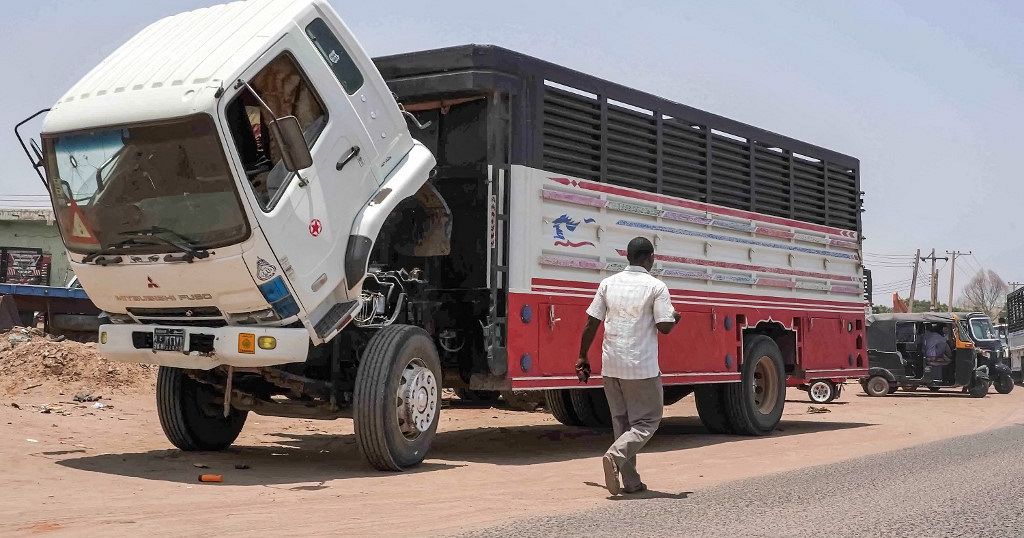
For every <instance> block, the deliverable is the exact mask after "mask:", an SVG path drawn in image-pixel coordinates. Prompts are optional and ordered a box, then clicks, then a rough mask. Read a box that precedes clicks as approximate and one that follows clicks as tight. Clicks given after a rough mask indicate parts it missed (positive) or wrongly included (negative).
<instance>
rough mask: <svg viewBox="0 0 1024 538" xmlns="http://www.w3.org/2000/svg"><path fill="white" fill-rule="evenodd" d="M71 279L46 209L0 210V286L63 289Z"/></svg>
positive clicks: (51, 215)
mask: <svg viewBox="0 0 1024 538" xmlns="http://www.w3.org/2000/svg"><path fill="white" fill-rule="evenodd" d="M73 276H74V273H73V272H72V271H71V266H70V264H69V263H68V256H67V252H66V251H65V250H64V243H63V242H62V241H61V238H60V231H59V230H58V229H57V223H56V222H55V221H54V219H53V210H52V209H49V208H45V209H37V208H31V209H27V208H0V283H14V284H43V285H54V286H63V285H65V284H67V282H68V281H69V280H71V278H72V277H73Z"/></svg>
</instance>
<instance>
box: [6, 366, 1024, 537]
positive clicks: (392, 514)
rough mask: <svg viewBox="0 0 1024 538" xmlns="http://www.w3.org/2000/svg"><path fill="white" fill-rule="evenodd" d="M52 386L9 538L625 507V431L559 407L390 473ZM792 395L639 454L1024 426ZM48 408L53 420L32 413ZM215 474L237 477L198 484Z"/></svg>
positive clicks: (489, 427)
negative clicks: (820, 405)
mask: <svg viewBox="0 0 1024 538" xmlns="http://www.w3.org/2000/svg"><path fill="white" fill-rule="evenodd" d="M855 389H856V390H855ZM39 390H43V389H42V388H40V389H36V392H32V391H29V392H20V393H17V394H14V395H8V396H2V397H0V428H2V431H3V435H0V463H2V469H3V470H2V472H0V490H2V491H3V492H4V495H2V496H0V534H5V535H26V534H36V533H53V534H64V535H84V534H89V535H99V536H119V535H139V534H143V533H144V534H145V535H147V536H170V535H175V536H179V535H207V536H209V535H217V536H223V535H226V534H227V535H230V534H241V533H243V532H247V531H251V530H263V529H274V530H273V531H272V532H275V533H288V534H313V533H319V534H323V533H329V534H347V535H367V534H387V535H397V534H405V535H409V534H423V533H434V534H436V533H441V534H449V533H457V532H459V531H460V530H465V529H469V528H473V527H479V526H485V525H490V524H496V523H500V522H502V521H506V520H509V519H516V518H525V517H530V516H531V515H534V514H550V513H558V512H564V511H571V510H576V509H579V508H582V507H593V506H595V505H600V504H601V503H610V502H622V501H621V500H620V501H616V500H612V499H609V498H608V496H607V494H606V492H604V490H603V489H600V487H599V486H598V485H597V483H598V482H600V480H601V472H600V459H599V457H600V454H601V453H602V452H603V450H604V449H605V447H606V445H607V444H608V443H609V442H610V435H609V434H607V433H604V432H598V431H591V430H587V429H577V428H567V427H563V426H561V425H559V424H557V423H556V422H555V421H554V420H553V419H552V418H551V417H550V416H548V415H547V414H544V413H524V412H513V411H508V410H500V409H481V408H469V407H453V408H449V409H446V410H445V411H444V412H443V414H442V417H441V420H442V422H441V432H442V433H441V434H440V435H439V437H438V439H437V441H436V443H435V445H434V448H433V450H432V452H431V454H430V456H429V459H428V460H427V461H426V462H425V463H424V464H423V465H421V466H420V467H418V468H416V469H414V470H411V471H407V472H404V473H398V474H387V473H380V472H377V471H375V470H372V469H370V468H369V467H368V466H366V464H364V463H363V462H362V460H361V459H360V457H359V454H358V451H357V449H356V447H355V444H354V443H355V440H354V438H353V435H352V429H351V421H345V420H341V421H335V422H318V421H310V420H292V419H278V418H268V417H260V416H255V415H250V418H249V423H248V424H247V425H246V428H245V430H244V431H243V432H242V436H241V437H240V439H239V442H238V445H237V448H235V449H232V450H231V451H229V452H224V453H182V452H180V451H177V450H174V449H171V448H170V445H169V444H168V443H167V441H166V440H165V439H164V437H163V434H162V432H161V431H160V426H159V423H158V422H157V419H156V412H155V409H154V403H153V398H152V396H151V395H146V396H135V395H124V396H113V397H112V399H104V400H103V403H105V404H106V405H107V407H104V408H101V409H97V408H95V407H93V406H94V405H95V404H93V403H84V404H82V403H79V404H75V403H73V402H71V403H59V402H60V401H64V402H67V401H68V400H69V399H70V398H69V397H67V396H64V397H59V396H56V395H54V394H53V393H49V392H38V391H39ZM789 398H790V399H789V400H788V402H787V404H786V413H785V416H784V417H783V422H782V424H781V427H780V428H779V431H778V432H777V433H776V434H774V435H771V436H768V437H763V438H744V437H732V436H719V435H708V434H706V433H704V430H703V428H702V427H701V426H700V423H699V421H698V420H697V419H696V418H695V411H694V408H693V399H692V397H688V398H686V399H684V400H683V401H681V402H679V403H677V404H675V405H673V406H671V407H670V408H668V409H667V413H666V416H667V417H668V418H666V420H665V422H664V423H663V425H662V427H661V430H659V432H658V433H657V435H656V436H655V437H654V440H653V441H652V443H651V444H650V445H649V447H648V449H647V451H646V452H645V453H644V454H643V455H642V456H641V457H640V469H641V472H642V473H643V476H644V478H645V481H646V482H647V483H648V485H649V486H650V487H651V489H652V490H654V491H655V492H660V493H663V494H665V495H672V496H679V494H681V493H685V492H690V491H695V490H699V489H701V488H705V487H707V486H710V485H713V484H718V483H721V482H725V481H729V480H734V479H738V478H745V477H750V476H756V475H763V474H767V473H773V472H784V471H787V470H792V469H799V468H803V467H808V466H811V465H816V464H821V463H831V462H837V461H842V460H846V459H850V458H853V457H857V456H861V455H866V454H871V453H877V452H883V451H888V450H893V449H898V448H901V447H907V446H911V445H916V444H920V443H924V442H927V441H931V440H935V439H940V438H946V437H951V436H955V435H960V434H966V433H972V432H978V431H981V430H985V429H989V428H993V427H997V426H1000V425H1004V424H1010V423H1014V422H1022V421H1024V406H1022V405H1021V403H1022V401H1024V389H1020V388H1018V389H1017V390H1016V391H1014V392H1013V393H1012V394H1010V395H1007V396H1003V395H998V394H995V393H994V392H993V394H991V395H989V397H987V398H984V399H981V400H976V399H970V398H966V397H963V396H962V395H961V394H954V393H941V394H931V393H927V392H921V393H914V394H908V393H898V394H897V395H894V396H890V397H886V398H868V397H866V396H863V395H861V393H860V390H859V387H855V386H854V387H848V390H847V392H846V393H845V394H844V395H843V396H842V398H841V399H840V400H839V401H837V402H835V403H833V404H830V405H827V406H826V407H827V408H828V409H829V410H830V411H831V412H830V413H825V414H810V413H808V406H809V405H810V403H809V402H808V401H807V399H806V394H804V393H802V392H798V391H796V390H794V389H791V391H790V393H789ZM15 403H16V404H17V405H18V407H17V408H16V407H14V406H13V405H12V404H15ZM43 404H49V405H50V406H51V411H50V412H48V413H41V412H40V410H39V409H40V408H39V407H34V406H39V405H43ZM54 409H56V410H54ZM197 465H203V466H206V467H207V468H205V469H204V468H199V467H197ZM236 465H238V466H243V465H244V466H248V468H247V469H237V468H236ZM204 472H206V473H219V474H223V475H224V482H223V483H222V484H205V483H199V482H197V476H198V475H199V474H200V473H204ZM893 479H894V480H899V479H900V478H899V477H893ZM836 487H840V488H841V487H842V484H837V486H836ZM655 494H658V493H655ZM626 502H628V501H626ZM580 531H581V532H584V531H585V529H580Z"/></svg>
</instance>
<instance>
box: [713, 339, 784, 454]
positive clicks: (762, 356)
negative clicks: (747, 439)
mask: <svg viewBox="0 0 1024 538" xmlns="http://www.w3.org/2000/svg"><path fill="white" fill-rule="evenodd" d="M740 373H741V376H740V379H741V381H740V382H739V383H728V384H726V385H725V390H724V392H725V411H726V415H727V416H728V417H729V424H731V425H732V429H733V431H734V432H735V433H738V434H741V435H767V434H769V433H771V431H772V430H774V429H775V426H777V425H778V424H779V420H781V419H782V409H783V407H784V406H785V405H786V369H785V364H784V363H783V360H782V352H781V351H779V346H777V345H776V344H775V341H774V340H772V339H771V338H768V337H767V336H763V335H757V336H754V337H752V338H750V339H749V340H748V341H747V342H746V345H745V346H744V348H743V366H742V370H741V372H740Z"/></svg>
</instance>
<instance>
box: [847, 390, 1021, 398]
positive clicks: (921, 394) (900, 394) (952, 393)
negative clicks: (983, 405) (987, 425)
mask: <svg viewBox="0 0 1024 538" xmlns="http://www.w3.org/2000/svg"><path fill="white" fill-rule="evenodd" d="M993 395H994V396H996V397H999V396H1002V395H1001V394H997V393H995V392H990V393H989V396H993ZM857 397H858V398H925V399H927V398H971V395H970V394H967V393H966V392H963V391H962V390H961V389H954V388H949V389H943V390H941V391H939V392H932V391H930V390H924V389H922V390H919V391H916V392H906V391H903V390H900V391H897V392H894V393H892V394H886V395H885V396H868V395H867V394H858V395H857Z"/></svg>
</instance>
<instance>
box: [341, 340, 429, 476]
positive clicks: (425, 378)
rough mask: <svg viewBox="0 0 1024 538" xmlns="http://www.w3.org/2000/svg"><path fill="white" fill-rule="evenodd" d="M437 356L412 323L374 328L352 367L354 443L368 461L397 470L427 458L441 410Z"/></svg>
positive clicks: (383, 468) (380, 467)
mask: <svg viewBox="0 0 1024 538" xmlns="http://www.w3.org/2000/svg"><path fill="white" fill-rule="evenodd" d="M440 380H441V361H440V359H439V358H438V356H437V348H436V347H434V342H433V341H432V340H431V339H430V336H428V335H427V333H426V332H425V331H424V330H423V329H420V328H419V327H413V326H411V325H390V326H387V327H384V328H383V329H380V330H379V331H377V333H376V334H374V335H373V337H372V338H370V342H369V343H368V344H367V346H366V350H365V351H364V352H363V356H362V359H361V360H360V362H359V369H358V371H357V372H356V386H355V391H354V392H355V394H354V398H353V403H352V406H353V409H352V417H353V419H354V423H355V432H356V444H357V445H358V446H359V451H360V452H362V454H363V457H365V458H366V460H367V461H368V462H369V463H370V465H372V466H374V467H375V468H377V469H379V470H381V471H401V470H402V469H405V468H407V467H412V466H413V465H417V464H418V463H420V462H421V461H423V458H424V457H426V454H427V451H428V450H429V449H430V445H431V443H432V442H433V441H434V436H435V434H436V433H437V423H438V418H439V416H440V412H441V386H440Z"/></svg>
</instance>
